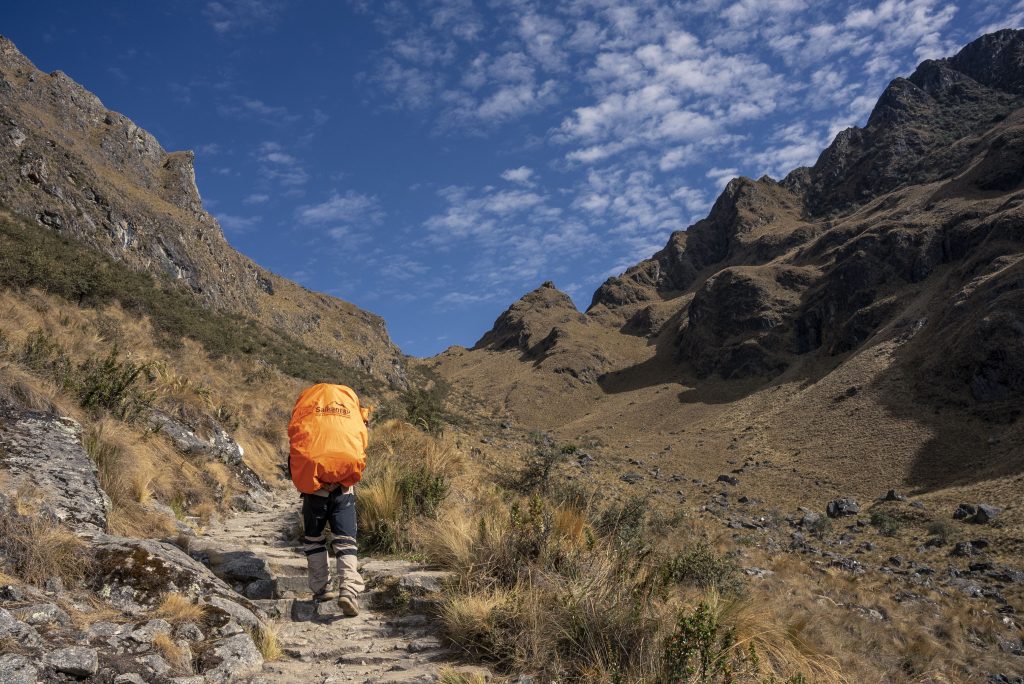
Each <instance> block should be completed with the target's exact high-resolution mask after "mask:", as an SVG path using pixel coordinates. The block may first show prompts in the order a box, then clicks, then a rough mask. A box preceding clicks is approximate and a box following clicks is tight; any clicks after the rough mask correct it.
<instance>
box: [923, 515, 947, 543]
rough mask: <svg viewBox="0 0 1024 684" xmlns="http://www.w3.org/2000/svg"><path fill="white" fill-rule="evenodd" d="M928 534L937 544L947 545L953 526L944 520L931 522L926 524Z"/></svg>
mask: <svg viewBox="0 0 1024 684" xmlns="http://www.w3.org/2000/svg"><path fill="white" fill-rule="evenodd" d="M927 530H928V534H930V535H931V536H932V538H933V539H934V540H935V541H937V542H938V543H939V544H948V543H949V540H950V538H951V537H952V536H953V526H952V525H950V524H949V523H948V522H946V521H945V520H933V521H932V522H930V523H928V528H927Z"/></svg>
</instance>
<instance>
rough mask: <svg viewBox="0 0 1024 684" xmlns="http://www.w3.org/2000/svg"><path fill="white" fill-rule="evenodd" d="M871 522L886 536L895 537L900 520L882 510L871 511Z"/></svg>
mask: <svg viewBox="0 0 1024 684" xmlns="http://www.w3.org/2000/svg"><path fill="white" fill-rule="evenodd" d="M871 524H872V525H874V526H875V527H876V528H877V529H878V531H879V532H880V533H882V534H883V535H885V536H886V537H895V536H896V533H897V532H899V530H900V521H899V520H898V519H896V518H894V517H893V516H891V515H889V514H888V513H885V512H883V511H873V512H872V513H871Z"/></svg>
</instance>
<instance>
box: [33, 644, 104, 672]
mask: <svg viewBox="0 0 1024 684" xmlns="http://www.w3.org/2000/svg"><path fill="white" fill-rule="evenodd" d="M46 664H47V665H49V666H50V667H52V668H53V669H55V670H56V671H57V672H63V673H64V674H69V675H71V676H73V677H91V676H92V675H94V674H96V672H97V671H98V670H99V669H100V660H99V655H98V654H97V653H96V649H95V648H86V647H84V646H71V647H68V648H59V649H57V650H56V651H51V652H50V653H48V654H47V655H46Z"/></svg>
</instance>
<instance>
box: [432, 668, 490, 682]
mask: <svg viewBox="0 0 1024 684" xmlns="http://www.w3.org/2000/svg"><path fill="white" fill-rule="evenodd" d="M437 682H438V684H487V680H486V679H485V678H484V676H483V675H482V674H478V673H476V672H460V671H459V670H456V669H455V668H453V667H445V668H442V669H441V671H440V672H438V673H437Z"/></svg>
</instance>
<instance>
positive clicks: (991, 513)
mask: <svg viewBox="0 0 1024 684" xmlns="http://www.w3.org/2000/svg"><path fill="white" fill-rule="evenodd" d="M997 515H999V509H998V508H996V507H995V506H989V505H988V504H978V510H977V512H976V513H975V514H974V518H973V519H972V520H971V522H974V523H976V524H978V525H984V524H986V523H990V522H992V521H993V520H995V518H996V516H997Z"/></svg>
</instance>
